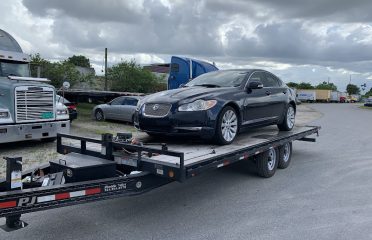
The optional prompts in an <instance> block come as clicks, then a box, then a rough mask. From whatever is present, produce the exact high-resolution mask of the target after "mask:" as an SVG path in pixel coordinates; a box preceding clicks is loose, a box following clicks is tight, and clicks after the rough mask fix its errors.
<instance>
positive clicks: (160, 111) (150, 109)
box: [143, 103, 172, 117]
mask: <svg viewBox="0 0 372 240" xmlns="http://www.w3.org/2000/svg"><path fill="white" fill-rule="evenodd" d="M171 107H172V105H171V104H165V103H146V104H145V107H144V110H143V111H144V113H145V116H148V117H165V116H166V115H167V114H168V112H169V110H170V109H171Z"/></svg>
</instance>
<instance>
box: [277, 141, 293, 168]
mask: <svg viewBox="0 0 372 240" xmlns="http://www.w3.org/2000/svg"><path fill="white" fill-rule="evenodd" d="M291 159H292V142H287V143H285V144H284V145H282V146H280V147H279V162H278V168H280V169H285V168H287V167H288V166H289V164H290V163H291Z"/></svg>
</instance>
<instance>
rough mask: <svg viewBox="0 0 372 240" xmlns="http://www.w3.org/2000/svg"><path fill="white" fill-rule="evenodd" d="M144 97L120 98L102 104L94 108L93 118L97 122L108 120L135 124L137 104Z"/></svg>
mask: <svg viewBox="0 0 372 240" xmlns="http://www.w3.org/2000/svg"><path fill="white" fill-rule="evenodd" d="M141 98H142V97H139V96H130V97H118V98H115V99H114V100H112V101H111V102H109V103H105V104H100V105H97V106H95V107H94V108H93V112H92V115H93V118H95V119H96V120H97V121H103V120H106V119H111V120H119V121H125V122H133V114H134V112H135V110H136V107H137V103H138V101H139V100H140V99H141Z"/></svg>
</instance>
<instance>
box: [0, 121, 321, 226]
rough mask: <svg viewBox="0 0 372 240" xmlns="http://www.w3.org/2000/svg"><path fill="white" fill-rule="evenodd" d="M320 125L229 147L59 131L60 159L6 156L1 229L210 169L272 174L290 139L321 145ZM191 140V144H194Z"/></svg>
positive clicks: (257, 134) (287, 154)
mask: <svg viewBox="0 0 372 240" xmlns="http://www.w3.org/2000/svg"><path fill="white" fill-rule="evenodd" d="M319 129H320V127H318V126H303V127H295V128H294V129H293V130H292V131H290V132H279V131H277V130H276V127H266V128H259V129H256V130H249V131H248V132H247V133H242V134H240V135H239V136H238V137H237V139H236V140H235V141H234V143H233V144H231V145H225V146H216V145H210V144H206V143H203V142H195V141H197V140H193V139H191V140H185V139H178V140H177V139H171V140H170V142H169V141H168V142H167V139H160V140H162V141H164V142H162V141H160V142H159V143H154V142H153V139H152V138H150V139H133V138H132V137H131V135H130V134H118V135H117V136H116V137H113V136H112V135H110V134H105V135H102V139H101V140H97V139H89V138H84V137H77V136H71V135H64V134H60V135H58V137H57V152H58V153H61V154H63V155H62V157H60V158H58V159H56V160H55V161H51V162H50V163H49V164H46V165H44V166H39V167H38V168H36V169H32V170H28V171H22V158H5V159H6V161H7V176H6V179H5V180H1V181H0V217H5V218H6V225H5V226H2V228H3V229H4V230H6V231H12V230H16V229H19V228H22V227H24V226H26V225H27V224H26V223H24V222H23V221H21V219H20V218H21V215H22V214H25V213H30V212H36V211H43V210H47V209H52V208H59V207H65V206H70V205H76V204H82V203H88V202H92V201H98V200H104V199H110V198H116V197H121V196H131V195H138V194H142V193H145V192H147V191H150V190H153V189H155V188H158V187H161V186H163V185H165V184H168V183H172V182H174V181H178V182H184V181H186V180H187V179H189V178H192V177H195V176H198V175H199V174H202V173H203V172H206V171H208V170H212V169H216V168H220V167H224V166H227V165H229V164H232V163H234V162H238V161H246V160H252V161H254V162H255V163H256V166H257V172H258V175H260V176H262V177H271V176H273V175H274V173H275V171H276V169H277V168H286V167H287V166H288V165H289V163H290V160H291V154H292V142H293V141H295V140H300V141H308V142H315V138H312V137H309V136H311V135H313V134H318V131H319ZM190 141H192V142H190Z"/></svg>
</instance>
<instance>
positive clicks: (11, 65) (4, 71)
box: [0, 62, 30, 77]
mask: <svg viewBox="0 0 372 240" xmlns="http://www.w3.org/2000/svg"><path fill="white" fill-rule="evenodd" d="M0 76H1V77H8V76H18V77H29V76H30V69H29V67H28V63H23V62H0Z"/></svg>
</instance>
